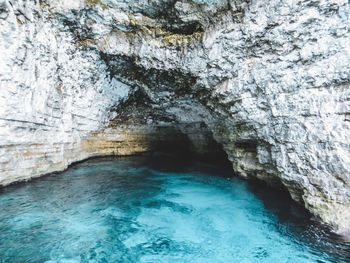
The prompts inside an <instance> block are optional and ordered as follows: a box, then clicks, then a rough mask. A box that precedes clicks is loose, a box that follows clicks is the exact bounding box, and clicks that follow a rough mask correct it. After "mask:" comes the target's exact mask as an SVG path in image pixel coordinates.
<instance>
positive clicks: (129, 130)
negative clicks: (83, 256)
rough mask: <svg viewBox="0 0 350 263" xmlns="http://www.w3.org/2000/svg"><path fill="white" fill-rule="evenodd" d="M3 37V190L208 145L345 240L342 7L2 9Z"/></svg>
mask: <svg viewBox="0 0 350 263" xmlns="http://www.w3.org/2000/svg"><path fill="white" fill-rule="evenodd" d="M0 34H1V36H0V65H1V66H0V87H1V93H0V105H1V107H0V131H1V132H0V144H1V146H0V183H1V184H7V183H9V182H13V181H16V180H21V179H26V178H30V177H32V176H37V175H40V174H42V173H46V172H50V171H53V170H59V169H63V168H65V167H66V166H67V165H68V164H69V163H71V162H72V161H77V160H81V159H83V158H86V157H89V156H95V155H100V154H131V153H134V152H139V151H148V150H152V149H154V147H153V146H154V145H156V143H154V142H156V141H162V140H163V139H162V138H164V139H171V138H176V137H177V135H181V136H185V137H186V138H187V139H188V140H189V141H190V142H191V143H192V145H193V149H194V150H197V151H200V152H203V151H208V149H210V146H209V145H210V143H208V142H209V141H210V140H211V139H210V138H211V136H212V135H213V136H214V138H215V140H216V141H217V142H219V143H220V144H222V146H223V148H224V150H225V151H226V153H227V154H228V157H229V159H230V161H231V162H232V164H233V169H234V170H235V171H236V172H237V173H239V174H240V175H242V176H245V177H249V176H253V177H258V178H260V179H262V180H265V181H268V182H271V183H274V182H278V183H282V184H284V185H285V186H286V187H287V189H288V190H289V192H290V194H291V196H292V198H293V199H295V200H296V201H299V202H302V203H303V204H304V205H305V207H306V208H307V209H309V210H310V211H311V212H312V213H313V214H315V215H316V216H317V217H319V218H321V219H322V220H323V221H324V222H326V223H328V224H330V225H332V226H333V227H334V228H335V229H336V230H338V231H339V232H344V231H347V230H350V223H349V222H350V174H349V168H350V153H349V149H350V137H349V136H350V134H349V132H348V131H349V128H350V122H349V120H350V119H349V116H350V89H349V83H350V81H349V79H350V69H349V65H350V45H349V43H350V33H349V5H348V3H347V1H345V0H316V1H314V0H283V1H280V0H271V1H256V0H211V1H209V0H207V1H205V0H192V1H191V0H178V1H176V0H153V1H143V0H138V1H135V0H134V1H131V0H130V1H129V0H123V1H120V0H119V1H114V0H80V1H78V0H76V1H73V0H72V1H71V0H64V1H57V0H46V1H45V0H41V1H34V0H27V1H11V0H1V1H0ZM169 127H170V128H169ZM207 128H209V130H210V131H208V129H207ZM121 134H123V135H121ZM157 134H159V136H157ZM176 134H177V135H176ZM181 136H180V137H181ZM185 137H183V138H185Z"/></svg>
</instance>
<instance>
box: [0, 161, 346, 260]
mask: <svg viewBox="0 0 350 263" xmlns="http://www.w3.org/2000/svg"><path fill="white" fill-rule="evenodd" d="M227 175H228V174H226V173H225V172H222V171H220V169H219V167H215V166H205V165H201V164H195V163H186V164H184V163H179V162H175V161H171V162H164V160H152V161H150V160H147V159H145V158H129V159H116V160H102V161H99V162H90V163H83V164H80V165H78V166H75V167H74V168H73V169H70V170H69V171H67V172H65V173H63V174H60V175H56V176H50V177H45V178H41V179H39V180H35V181H32V182H29V183H26V184H21V185H17V186H11V187H8V188H4V189H2V190H0V207H1V210H0V262H225V263H226V262H269V263H271V262H278V263H283V262H288V263H291V262H295V263H303V262H305V263H307V262H348V260H349V259H350V257H349V245H348V244H346V243H344V242H342V241H341V240H340V239H338V237H336V236H335V235H332V234H331V233H329V232H327V231H326V230H325V229H322V228H321V227H320V226H319V225H317V224H315V223H313V222H311V221H310V220H309V216H308V215H307V214H306V213H305V211H303V210H302V209H301V208H299V207H298V206H296V205H295V204H294V203H292V202H291V201H290V200H287V199H286V198H285V197H281V199H283V200H279V199H280V198H279V195H278V194H273V193H272V194H271V193H269V191H271V189H268V188H264V187H262V186H256V185H255V186H252V185H250V184H248V183H247V182H244V181H242V180H240V179H237V178H231V179H227V178H226V177H227Z"/></svg>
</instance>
